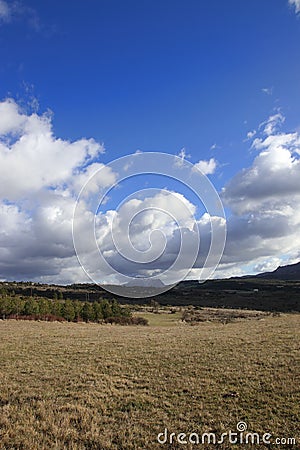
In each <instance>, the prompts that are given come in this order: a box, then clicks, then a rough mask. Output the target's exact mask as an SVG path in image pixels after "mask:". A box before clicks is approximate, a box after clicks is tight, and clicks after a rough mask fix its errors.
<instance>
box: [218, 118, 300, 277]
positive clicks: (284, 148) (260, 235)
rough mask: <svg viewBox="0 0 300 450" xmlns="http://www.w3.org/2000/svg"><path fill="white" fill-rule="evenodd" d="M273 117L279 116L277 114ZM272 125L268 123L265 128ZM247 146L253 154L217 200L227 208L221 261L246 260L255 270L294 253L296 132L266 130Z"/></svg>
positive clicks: (298, 239) (299, 184)
mask: <svg viewBox="0 0 300 450" xmlns="http://www.w3.org/2000/svg"><path fill="white" fill-rule="evenodd" d="M271 119H272V120H271V121H270V122H271V123H272V122H273V118H271ZM276 120H277V119H276ZM279 121H280V122H281V123H282V122H283V120H282V118H281V117H280V118H279ZM266 124H269V121H266ZM275 130H276V127H275V126H274V127H271V129H270V130H268V131H270V132H271V131H273V133H276V131H275ZM253 148H255V149H256V150H258V151H259V154H258V155H257V156H256V158H255V159H254V161H253V163H252V165H251V166H250V167H249V168H247V169H243V170H242V171H241V172H239V173H237V174H236V175H235V176H234V177H233V178H232V179H231V180H230V181H229V182H228V183H227V185H226V186H225V187H224V188H223V190H222V198H223V201H224V202H225V204H226V205H227V206H228V207H229V208H230V209H231V211H232V213H233V214H232V215H231V216H230V217H229V220H228V238H227V244H226V248H225V253H224V257H223V260H222V261H223V263H227V264H232V263H233V262H235V264H240V265H241V264H249V263H251V264H252V266H253V270H254V271H260V270H264V268H266V267H267V265H266V264H267V263H266V261H269V262H270V264H269V268H270V269H271V268H273V267H274V268H275V266H276V264H277V263H278V261H279V260H281V259H282V257H283V256H285V257H287V256H289V257H290V258H292V257H293V256H295V255H296V254H298V253H299V247H300V236H299V227H300V212H299V211H300V158H299V155H300V136H299V135H298V134H297V133H278V134H269V133H267V137H263V138H257V139H255V140H254V143H253Z"/></svg>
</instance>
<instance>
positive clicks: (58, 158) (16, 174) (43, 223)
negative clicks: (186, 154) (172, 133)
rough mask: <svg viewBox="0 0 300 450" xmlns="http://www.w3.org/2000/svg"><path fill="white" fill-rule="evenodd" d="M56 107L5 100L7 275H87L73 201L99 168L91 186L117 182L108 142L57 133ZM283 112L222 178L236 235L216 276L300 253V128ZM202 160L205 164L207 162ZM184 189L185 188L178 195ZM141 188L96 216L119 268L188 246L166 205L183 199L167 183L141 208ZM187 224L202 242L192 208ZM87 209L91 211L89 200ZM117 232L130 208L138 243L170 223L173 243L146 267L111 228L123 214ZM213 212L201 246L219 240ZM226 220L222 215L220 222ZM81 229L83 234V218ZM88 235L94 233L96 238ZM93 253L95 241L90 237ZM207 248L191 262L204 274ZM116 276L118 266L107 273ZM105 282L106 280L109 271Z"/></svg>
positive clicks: (2, 237) (209, 166) (57, 279)
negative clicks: (129, 256) (249, 159)
mask: <svg viewBox="0 0 300 450" xmlns="http://www.w3.org/2000/svg"><path fill="white" fill-rule="evenodd" d="M51 120H52V117H51V114H49V113H48V114H37V113H27V112H25V111H22V110H21V109H20V107H19V106H18V104H17V103H16V102H15V101H14V100H13V99H6V100H4V101H2V102H0V176H1V180H2V183H1V185H0V199H1V200H0V223H1V229H0V278H1V279H3V280H4V279H7V280H14V279H16V280H26V279H30V280H33V281H39V282H48V283H51V282H53V283H72V282H82V281H87V278H86V276H85V274H84V272H83V270H82V269H81V267H80V265H79V263H78V261H77V258H76V254H75V251H74V247H73V241H72V218H73V212H74V205H75V202H76V199H77V196H78V194H79V192H80V189H81V187H82V186H83V184H84V183H85V182H86V181H87V180H88V179H89V178H90V177H91V176H92V175H93V174H94V173H95V172H97V171H98V170H99V169H100V168H101V169H102V170H101V177H99V176H96V177H94V178H93V183H92V184H91V186H90V189H91V190H92V191H93V192H95V193H96V192H98V191H101V189H103V188H104V187H108V186H111V185H112V184H114V182H115V179H116V174H114V173H113V172H112V171H111V170H110V168H109V167H106V166H105V165H104V164H103V163H102V162H101V158H102V154H103V152H104V147H103V145H101V144H99V143H97V142H96V141H95V140H93V139H86V138H83V139H79V140H76V141H74V142H69V141H67V140H63V139H60V138H59V137H56V136H55V135H54V133H53V129H52V122H51ZM283 124H284V116H283V115H282V114H281V113H279V112H276V113H275V114H273V115H272V116H270V118H269V119H268V120H267V121H265V122H264V124H262V125H261V126H260V127H259V129H260V130H261V131H260V133H259V132H258V133H257V134H255V136H253V139H254V140H253V142H252V151H254V152H255V153H256V156H255V157H254V160H253V163H252V165H251V166H250V167H248V168H245V169H243V170H242V171H240V172H238V173H237V174H235V175H234V177H233V178H232V179H231V180H229V181H228V182H227V183H226V185H225V186H224V187H223V189H222V192H221V198H222V200H223V202H224V204H225V206H226V207H227V208H229V209H230V215H229V217H228V222H227V228H228V238H227V243H226V247H225V252H224V255H223V258H222V262H221V265H220V266H219V268H218V270H217V272H216V275H217V276H230V275H239V274H244V273H245V271H247V270H249V267H251V268H252V270H254V271H255V270H256V271H259V270H264V267H265V268H267V269H268V270H270V269H272V268H273V267H274V268H275V267H276V266H277V265H278V264H279V263H280V262H281V260H282V258H286V259H287V260H290V261H294V260H296V259H297V258H299V256H300V255H299V248H300V237H299V233H298V230H299V225H300V213H299V211H300V136H299V134H298V133H297V132H292V133H285V132H283V131H281V128H282V126H283ZM200 166H201V167H200ZM195 167H196V168H198V169H200V170H201V169H202V171H203V172H204V173H206V174H211V175H212V174H213V173H214V172H215V171H216V170H217V167H218V165H217V162H216V161H215V160H214V159H211V160H209V161H204V160H203V161H202V160H201V161H199V162H198V163H195ZM177 195H181V197H180V201H181V202H182V204H185V205H186V206H187V208H189V209H190V210H191V211H192V212H193V211H194V212H195V211H196V210H197V205H194V204H193V203H192V202H191V200H189V199H187V198H185V197H184V196H182V194H177ZM178 198H179V197H178ZM140 201H141V200H140V199H139V198H138V197H136V198H135V197H131V198H130V200H128V201H126V202H125V203H124V204H123V206H122V208H120V209H119V210H118V212H116V211H115V210H113V209H107V210H106V211H104V212H102V213H101V214H99V215H98V217H97V227H98V228H97V232H98V233H99V236H98V239H99V245H101V248H102V249H103V250H104V251H105V252H106V255H107V257H108V260H109V261H110V262H111V264H112V265H114V266H115V267H120V269H122V270H125V271H126V272H127V273H128V274H133V275H144V276H145V275H147V276H150V275H151V274H152V273H159V271H162V270H164V268H165V267H167V266H168V265H170V264H171V263H172V261H174V255H176V252H178V248H179V246H180V241H179V236H178V230H177V229H176V226H175V224H174V221H173V220H172V218H171V217H170V216H167V215H166V214H163V213H161V212H160V210H162V209H163V208H164V205H166V204H168V205H170V204H171V202H174V193H171V192H168V191H167V190H165V191H161V192H158V193H156V194H153V195H152V196H148V197H147V198H145V199H144V200H143V201H144V203H145V205H146V204H149V205H151V208H152V207H153V206H155V208H157V211H156V212H155V211H153V209H148V210H147V213H146V214H143V215H141V216H140V217H139V215H138V214H137V212H138V210H139V204H140V203H139V202H140ZM176 208H177V210H178V209H179V211H178V213H179V216H180V227H181V229H182V230H184V232H185V236H186V239H187V242H190V245H194V244H193V243H194V238H195V226H194V225H192V224H191V221H190V218H189V217H188V216H186V214H185V212H184V210H182V214H181V213H180V208H179V207H176ZM82 213H83V215H85V214H90V211H89V207H88V204H87V203H84V204H83V212H82ZM116 215H117V219H118V220H117V221H116V222H115V223H116V224H117V225H116V226H117V233H119V234H120V236H121V237H122V233H124V230H123V227H124V223H126V218H127V216H128V215H131V216H135V217H136V220H135V222H134V224H133V226H132V228H131V230H130V232H131V239H132V243H133V245H134V246H135V247H136V248H140V249H141V250H143V249H144V246H145V242H149V241H148V236H149V235H150V234H151V233H152V232H153V231H154V230H157V229H158V230H162V231H163V232H164V235H165V236H167V244H166V251H165V253H164V255H163V257H162V258H160V259H158V260H156V262H155V263H151V264H144V265H143V267H141V266H140V265H136V264H129V263H128V261H124V259H122V258H121V257H120V255H119V254H118V252H117V251H116V249H115V247H114V243H113V242H112V240H111V238H110V235H109V231H110V226H111V221H112V218H113V217H116ZM210 220H215V221H218V220H219V218H218V217H215V218H213V217H208V216H207V214H205V213H204V214H202V215H200V216H199V217H198V218H197V227H198V231H199V234H200V237H201V245H202V248H206V249H208V247H209V242H210ZM218 224H219V226H220V227H222V226H224V224H223V223H222V221H221V220H219V222H218ZM82 233H83V235H84V233H85V230H84V224H83V229H82ZM87 244H88V239H87ZM86 252H87V255H88V256H90V257H91V258H92V256H93V255H92V254H90V255H89V253H88V252H89V249H88V245H87V249H86ZM202 264H203V257H202V255H199V257H198V258H197V260H196V263H195V266H194V268H193V269H192V271H191V277H195V278H197V276H198V274H199V270H200V268H201V265H202ZM243 268H244V269H243ZM103 279H106V280H107V281H108V282H117V280H115V279H110V274H109V273H104V274H103ZM101 281H103V280H101Z"/></svg>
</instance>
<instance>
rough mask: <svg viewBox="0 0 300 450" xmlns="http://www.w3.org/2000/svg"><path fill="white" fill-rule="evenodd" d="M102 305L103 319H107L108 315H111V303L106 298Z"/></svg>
mask: <svg viewBox="0 0 300 450" xmlns="http://www.w3.org/2000/svg"><path fill="white" fill-rule="evenodd" d="M100 305H101V310H102V316H103V319H107V317H111V316H112V309H111V305H110V303H109V301H108V300H105V299H104V300H101V302H100Z"/></svg>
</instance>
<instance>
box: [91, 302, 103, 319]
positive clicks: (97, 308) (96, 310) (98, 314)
mask: <svg viewBox="0 0 300 450" xmlns="http://www.w3.org/2000/svg"><path fill="white" fill-rule="evenodd" d="M93 310H94V316H95V321H96V322H99V321H100V320H102V319H103V314H102V308H101V304H100V302H94V303H93Z"/></svg>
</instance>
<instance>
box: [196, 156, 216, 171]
mask: <svg viewBox="0 0 300 450" xmlns="http://www.w3.org/2000/svg"><path fill="white" fill-rule="evenodd" d="M194 167H195V169H197V170H200V172H202V173H203V174H204V175H212V174H213V173H215V170H216V168H217V161H216V160H215V158H210V160H208V161H206V160H200V161H199V162H197V163H196V164H194Z"/></svg>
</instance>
